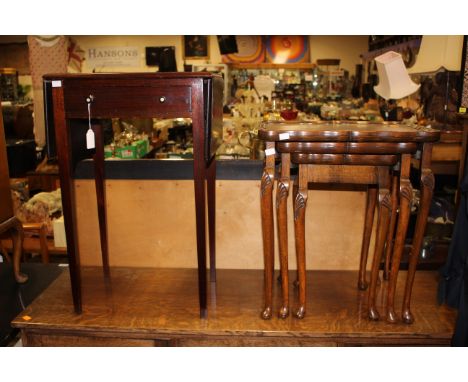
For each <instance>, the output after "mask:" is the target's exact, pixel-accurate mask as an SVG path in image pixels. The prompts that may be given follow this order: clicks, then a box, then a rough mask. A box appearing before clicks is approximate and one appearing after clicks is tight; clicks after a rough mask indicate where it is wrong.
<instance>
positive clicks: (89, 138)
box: [86, 129, 96, 150]
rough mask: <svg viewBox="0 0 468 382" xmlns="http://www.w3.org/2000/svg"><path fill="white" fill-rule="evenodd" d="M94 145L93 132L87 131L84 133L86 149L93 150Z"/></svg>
mask: <svg viewBox="0 0 468 382" xmlns="http://www.w3.org/2000/svg"><path fill="white" fill-rule="evenodd" d="M95 146H96V144H95V143H94V131H93V130H91V129H89V130H88V131H87V132H86V148H87V149H88V150H89V149H94V147H95Z"/></svg>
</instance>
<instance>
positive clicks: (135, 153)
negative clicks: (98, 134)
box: [104, 139, 149, 159]
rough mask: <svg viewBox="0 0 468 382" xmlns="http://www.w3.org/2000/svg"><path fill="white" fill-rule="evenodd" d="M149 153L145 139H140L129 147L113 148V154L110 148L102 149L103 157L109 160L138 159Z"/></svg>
mask: <svg viewBox="0 0 468 382" xmlns="http://www.w3.org/2000/svg"><path fill="white" fill-rule="evenodd" d="M148 152H149V142H148V140H147V139H141V140H139V141H135V142H133V143H132V144H131V145H130V146H124V147H115V149H114V152H113V151H112V147H111V146H106V147H104V157H105V158H111V157H112V156H115V157H116V158H121V159H138V158H142V157H144V156H145V155H146V154H148Z"/></svg>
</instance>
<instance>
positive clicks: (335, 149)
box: [276, 142, 417, 154]
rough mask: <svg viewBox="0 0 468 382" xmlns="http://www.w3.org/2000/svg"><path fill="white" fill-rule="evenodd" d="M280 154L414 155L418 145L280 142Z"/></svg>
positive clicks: (278, 148)
mask: <svg viewBox="0 0 468 382" xmlns="http://www.w3.org/2000/svg"><path fill="white" fill-rule="evenodd" d="M276 147H277V150H278V151H279V152H299V153H315V154H359V153H365V154H397V153H414V152H416V150H417V145H416V144H415V143H411V142H404V143H395V142H375V143H372V144H368V143H363V142H278V143H277V145H276Z"/></svg>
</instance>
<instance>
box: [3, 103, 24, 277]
mask: <svg viewBox="0 0 468 382" xmlns="http://www.w3.org/2000/svg"><path fill="white" fill-rule="evenodd" d="M1 112H2V110H1V106H0V236H5V235H10V236H11V237H12V240H13V271H14V274H15V279H16V281H17V282H19V283H24V282H26V281H27V280H28V276H26V275H25V274H24V273H21V272H20V261H21V251H22V242H23V237H24V233H23V227H22V226H21V223H20V221H19V220H18V219H17V218H16V217H15V215H14V213H13V203H12V200H11V192H10V178H9V175H8V161H7V154H6V142H5V134H4V129H3V118H2V114H1ZM7 260H8V256H7Z"/></svg>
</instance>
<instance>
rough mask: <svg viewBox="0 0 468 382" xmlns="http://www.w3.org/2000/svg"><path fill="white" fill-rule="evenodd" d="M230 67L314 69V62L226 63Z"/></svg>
mask: <svg viewBox="0 0 468 382" xmlns="http://www.w3.org/2000/svg"><path fill="white" fill-rule="evenodd" d="M228 66H229V68H230V69H233V70H235V69H315V68H316V67H317V65H316V64H314V63H294V64H274V63H271V62H262V63H259V64H228Z"/></svg>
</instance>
